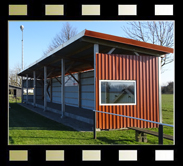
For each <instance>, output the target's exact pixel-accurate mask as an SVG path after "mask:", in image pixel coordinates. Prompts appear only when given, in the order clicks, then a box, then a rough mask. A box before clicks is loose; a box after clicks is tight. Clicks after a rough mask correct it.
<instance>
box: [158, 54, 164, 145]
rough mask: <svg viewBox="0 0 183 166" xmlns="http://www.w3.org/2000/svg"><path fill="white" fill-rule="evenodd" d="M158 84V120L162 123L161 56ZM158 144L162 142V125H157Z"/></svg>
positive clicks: (159, 59) (159, 58)
mask: <svg viewBox="0 0 183 166" xmlns="http://www.w3.org/2000/svg"><path fill="white" fill-rule="evenodd" d="M158 62H159V63H158V84H159V122H160V123H162V108H161V57H158ZM159 144H163V125H159Z"/></svg>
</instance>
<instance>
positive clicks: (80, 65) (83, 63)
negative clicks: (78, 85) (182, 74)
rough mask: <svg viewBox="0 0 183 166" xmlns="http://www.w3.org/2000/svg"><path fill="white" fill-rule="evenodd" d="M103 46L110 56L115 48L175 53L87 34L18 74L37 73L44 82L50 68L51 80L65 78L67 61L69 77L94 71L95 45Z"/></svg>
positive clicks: (131, 52) (130, 52)
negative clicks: (63, 76)
mask: <svg viewBox="0 0 183 166" xmlns="http://www.w3.org/2000/svg"><path fill="white" fill-rule="evenodd" d="M94 44H99V45H100V47H99V52H100V53H108V52H109V51H110V50H111V49H112V48H115V50H114V51H113V52H112V53H113V54H128V55H135V53H134V52H137V53H139V54H145V55H152V56H161V55H164V54H167V53H173V49H172V48H168V47H163V46H159V45H154V44H150V43H145V42H141V41H136V40H132V39H127V38H123V37H119V36H113V35H109V34H103V33H99V32H94V31H89V30H84V31H82V32H80V33H79V34H77V35H76V36H74V37H72V38H71V39H70V40H68V41H67V42H65V43H63V44H62V45H60V46H59V47H57V48H55V49H54V50H52V51H51V52H49V53H48V54H47V55H45V56H43V57H41V58H40V59H38V60H37V61H36V62H34V63H32V64H30V65H29V66H28V67H26V68H25V69H23V70H22V71H20V72H19V73H18V75H19V76H26V74H28V77H31V78H33V71H36V75H37V76H38V77H39V78H43V68H44V66H47V74H48V78H49V77H55V76H59V75H61V59H62V58H64V59H65V70H66V74H69V73H74V72H81V71H85V70H91V69H93V68H94V65H93V64H94V62H93V59H94V58H93V56H94V55H93V45H94Z"/></svg>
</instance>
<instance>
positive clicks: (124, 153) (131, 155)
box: [119, 150, 137, 161]
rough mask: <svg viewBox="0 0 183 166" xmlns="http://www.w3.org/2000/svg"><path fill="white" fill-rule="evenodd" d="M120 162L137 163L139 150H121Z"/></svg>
mask: <svg viewBox="0 0 183 166" xmlns="http://www.w3.org/2000/svg"><path fill="white" fill-rule="evenodd" d="M119 161H137V150H119Z"/></svg>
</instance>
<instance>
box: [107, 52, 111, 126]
mask: <svg viewBox="0 0 183 166" xmlns="http://www.w3.org/2000/svg"><path fill="white" fill-rule="evenodd" d="M106 65H107V64H106ZM112 70H113V69H112V55H109V80H112ZM109 107H110V113H112V106H111V105H110V106H109ZM112 128H113V127H112V115H110V129H112Z"/></svg>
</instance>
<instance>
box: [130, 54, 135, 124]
mask: <svg viewBox="0 0 183 166" xmlns="http://www.w3.org/2000/svg"><path fill="white" fill-rule="evenodd" d="M132 57H133V56H132V55H130V56H129V58H130V59H129V60H130V65H129V71H130V80H132V79H133V64H132ZM129 108H130V116H133V108H134V106H132V105H131V106H129ZM133 121H134V120H133V119H130V123H131V125H132V126H134V125H133V124H134V123H133Z"/></svg>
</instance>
